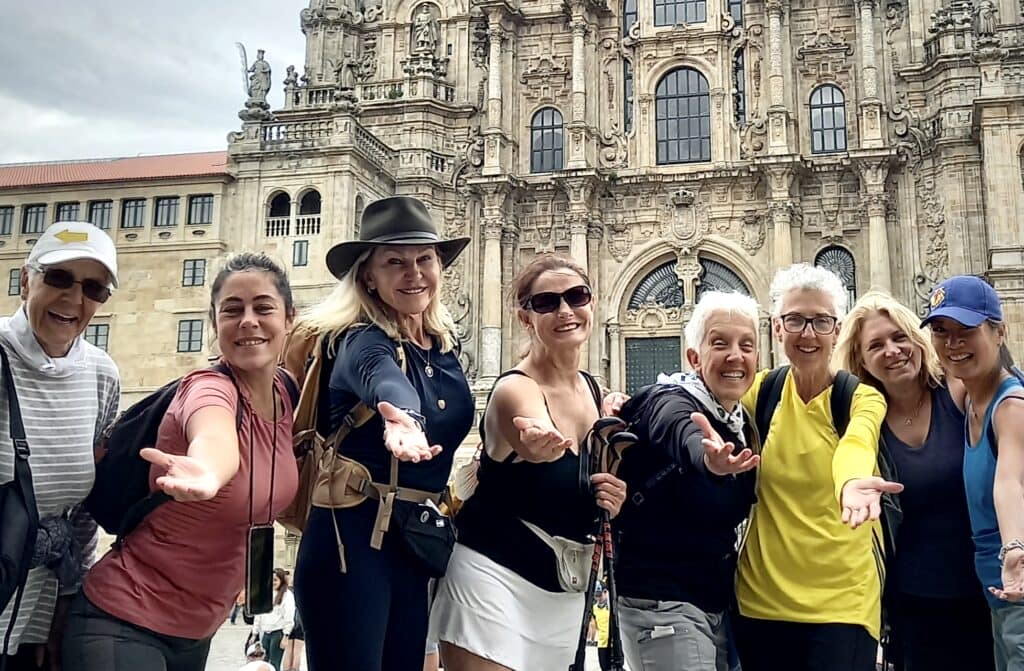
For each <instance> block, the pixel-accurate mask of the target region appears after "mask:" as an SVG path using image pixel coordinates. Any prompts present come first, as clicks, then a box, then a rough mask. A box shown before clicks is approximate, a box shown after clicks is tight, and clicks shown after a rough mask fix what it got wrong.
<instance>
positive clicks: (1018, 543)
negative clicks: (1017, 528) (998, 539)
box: [999, 538, 1024, 565]
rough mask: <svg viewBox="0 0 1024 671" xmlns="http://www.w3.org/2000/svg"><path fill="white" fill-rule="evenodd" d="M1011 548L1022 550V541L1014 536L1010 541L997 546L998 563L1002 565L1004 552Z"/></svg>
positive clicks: (1004, 556) (1023, 542)
mask: <svg viewBox="0 0 1024 671" xmlns="http://www.w3.org/2000/svg"><path fill="white" fill-rule="evenodd" d="M1011 550H1021V551H1022V552H1024V541H1022V540H1021V539H1019V538H1014V539H1013V540H1012V541H1010V542H1009V543H1007V544H1006V545H1004V546H1003V547H1001V548H999V564H1000V565H1002V563H1003V560H1004V559H1006V553H1008V552H1010V551H1011Z"/></svg>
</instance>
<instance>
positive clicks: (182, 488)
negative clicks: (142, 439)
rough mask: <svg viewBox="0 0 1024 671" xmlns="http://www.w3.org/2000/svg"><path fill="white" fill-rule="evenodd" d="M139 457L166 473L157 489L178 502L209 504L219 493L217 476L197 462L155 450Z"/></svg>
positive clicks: (159, 479) (160, 479)
mask: <svg viewBox="0 0 1024 671" xmlns="http://www.w3.org/2000/svg"><path fill="white" fill-rule="evenodd" d="M139 456H140V457H142V458H143V459H145V460H146V461H148V462H149V463H151V464H155V465H156V466H159V467H161V468H162V469H164V474H163V475H161V476H159V477H158V478H157V479H156V485H157V487H159V488H160V489H162V490H163V491H164V492H166V493H167V494H168V495H170V496H173V497H174V500H176V501H208V500H210V499H212V498H213V497H214V496H216V495H217V492H218V491H220V484H219V483H218V482H217V475H216V474H215V473H214V472H213V471H212V470H211V469H210V468H209V467H208V466H207V465H205V464H204V463H203V462H201V461H199V460H197V459H193V458H192V457H189V456H184V455H177V454H167V453H166V452H161V451H160V450H157V449H155V448H152V447H146V448H143V449H142V450H140V451H139Z"/></svg>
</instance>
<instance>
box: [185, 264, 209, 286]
mask: <svg viewBox="0 0 1024 671" xmlns="http://www.w3.org/2000/svg"><path fill="white" fill-rule="evenodd" d="M205 283H206V259H186V260H185V264H184V266H183V267H182V271H181V286H183V287H201V286H203V284H205Z"/></svg>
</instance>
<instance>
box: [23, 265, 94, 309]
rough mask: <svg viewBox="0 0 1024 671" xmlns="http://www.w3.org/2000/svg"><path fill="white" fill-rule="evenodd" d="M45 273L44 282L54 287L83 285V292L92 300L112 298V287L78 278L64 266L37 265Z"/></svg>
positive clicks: (62, 287) (66, 287) (63, 287)
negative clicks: (43, 266) (45, 266)
mask: <svg viewBox="0 0 1024 671" xmlns="http://www.w3.org/2000/svg"><path fill="white" fill-rule="evenodd" d="M35 270H38V271H40V272H42V273H43V284H45V285H46V286H48V287H53V288H54V289H70V288H71V285H73V284H81V285H82V294H83V295H85V297H86V298H88V299H89V300H91V301H96V302H97V303H106V302H107V299H109V298H110V287H108V286H107V285H106V284H103V283H102V282H99V281H97V280H93V279H88V278H87V279H84V280H76V279H75V276H74V275H73V274H72V273H71V272H69V271H67V270H64V269H63V268H42V267H35Z"/></svg>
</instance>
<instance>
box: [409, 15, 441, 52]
mask: <svg viewBox="0 0 1024 671" xmlns="http://www.w3.org/2000/svg"><path fill="white" fill-rule="evenodd" d="M437 33H438V30H437V22H436V21H435V20H434V17H433V15H432V14H431V13H430V8H429V7H428V6H427V5H420V9H419V12H417V13H416V18H415V19H414V20H413V26H412V36H413V41H414V42H415V43H416V49H415V50H416V51H431V52H432V51H434V49H435V48H436V47H437V38H438V35H437Z"/></svg>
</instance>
